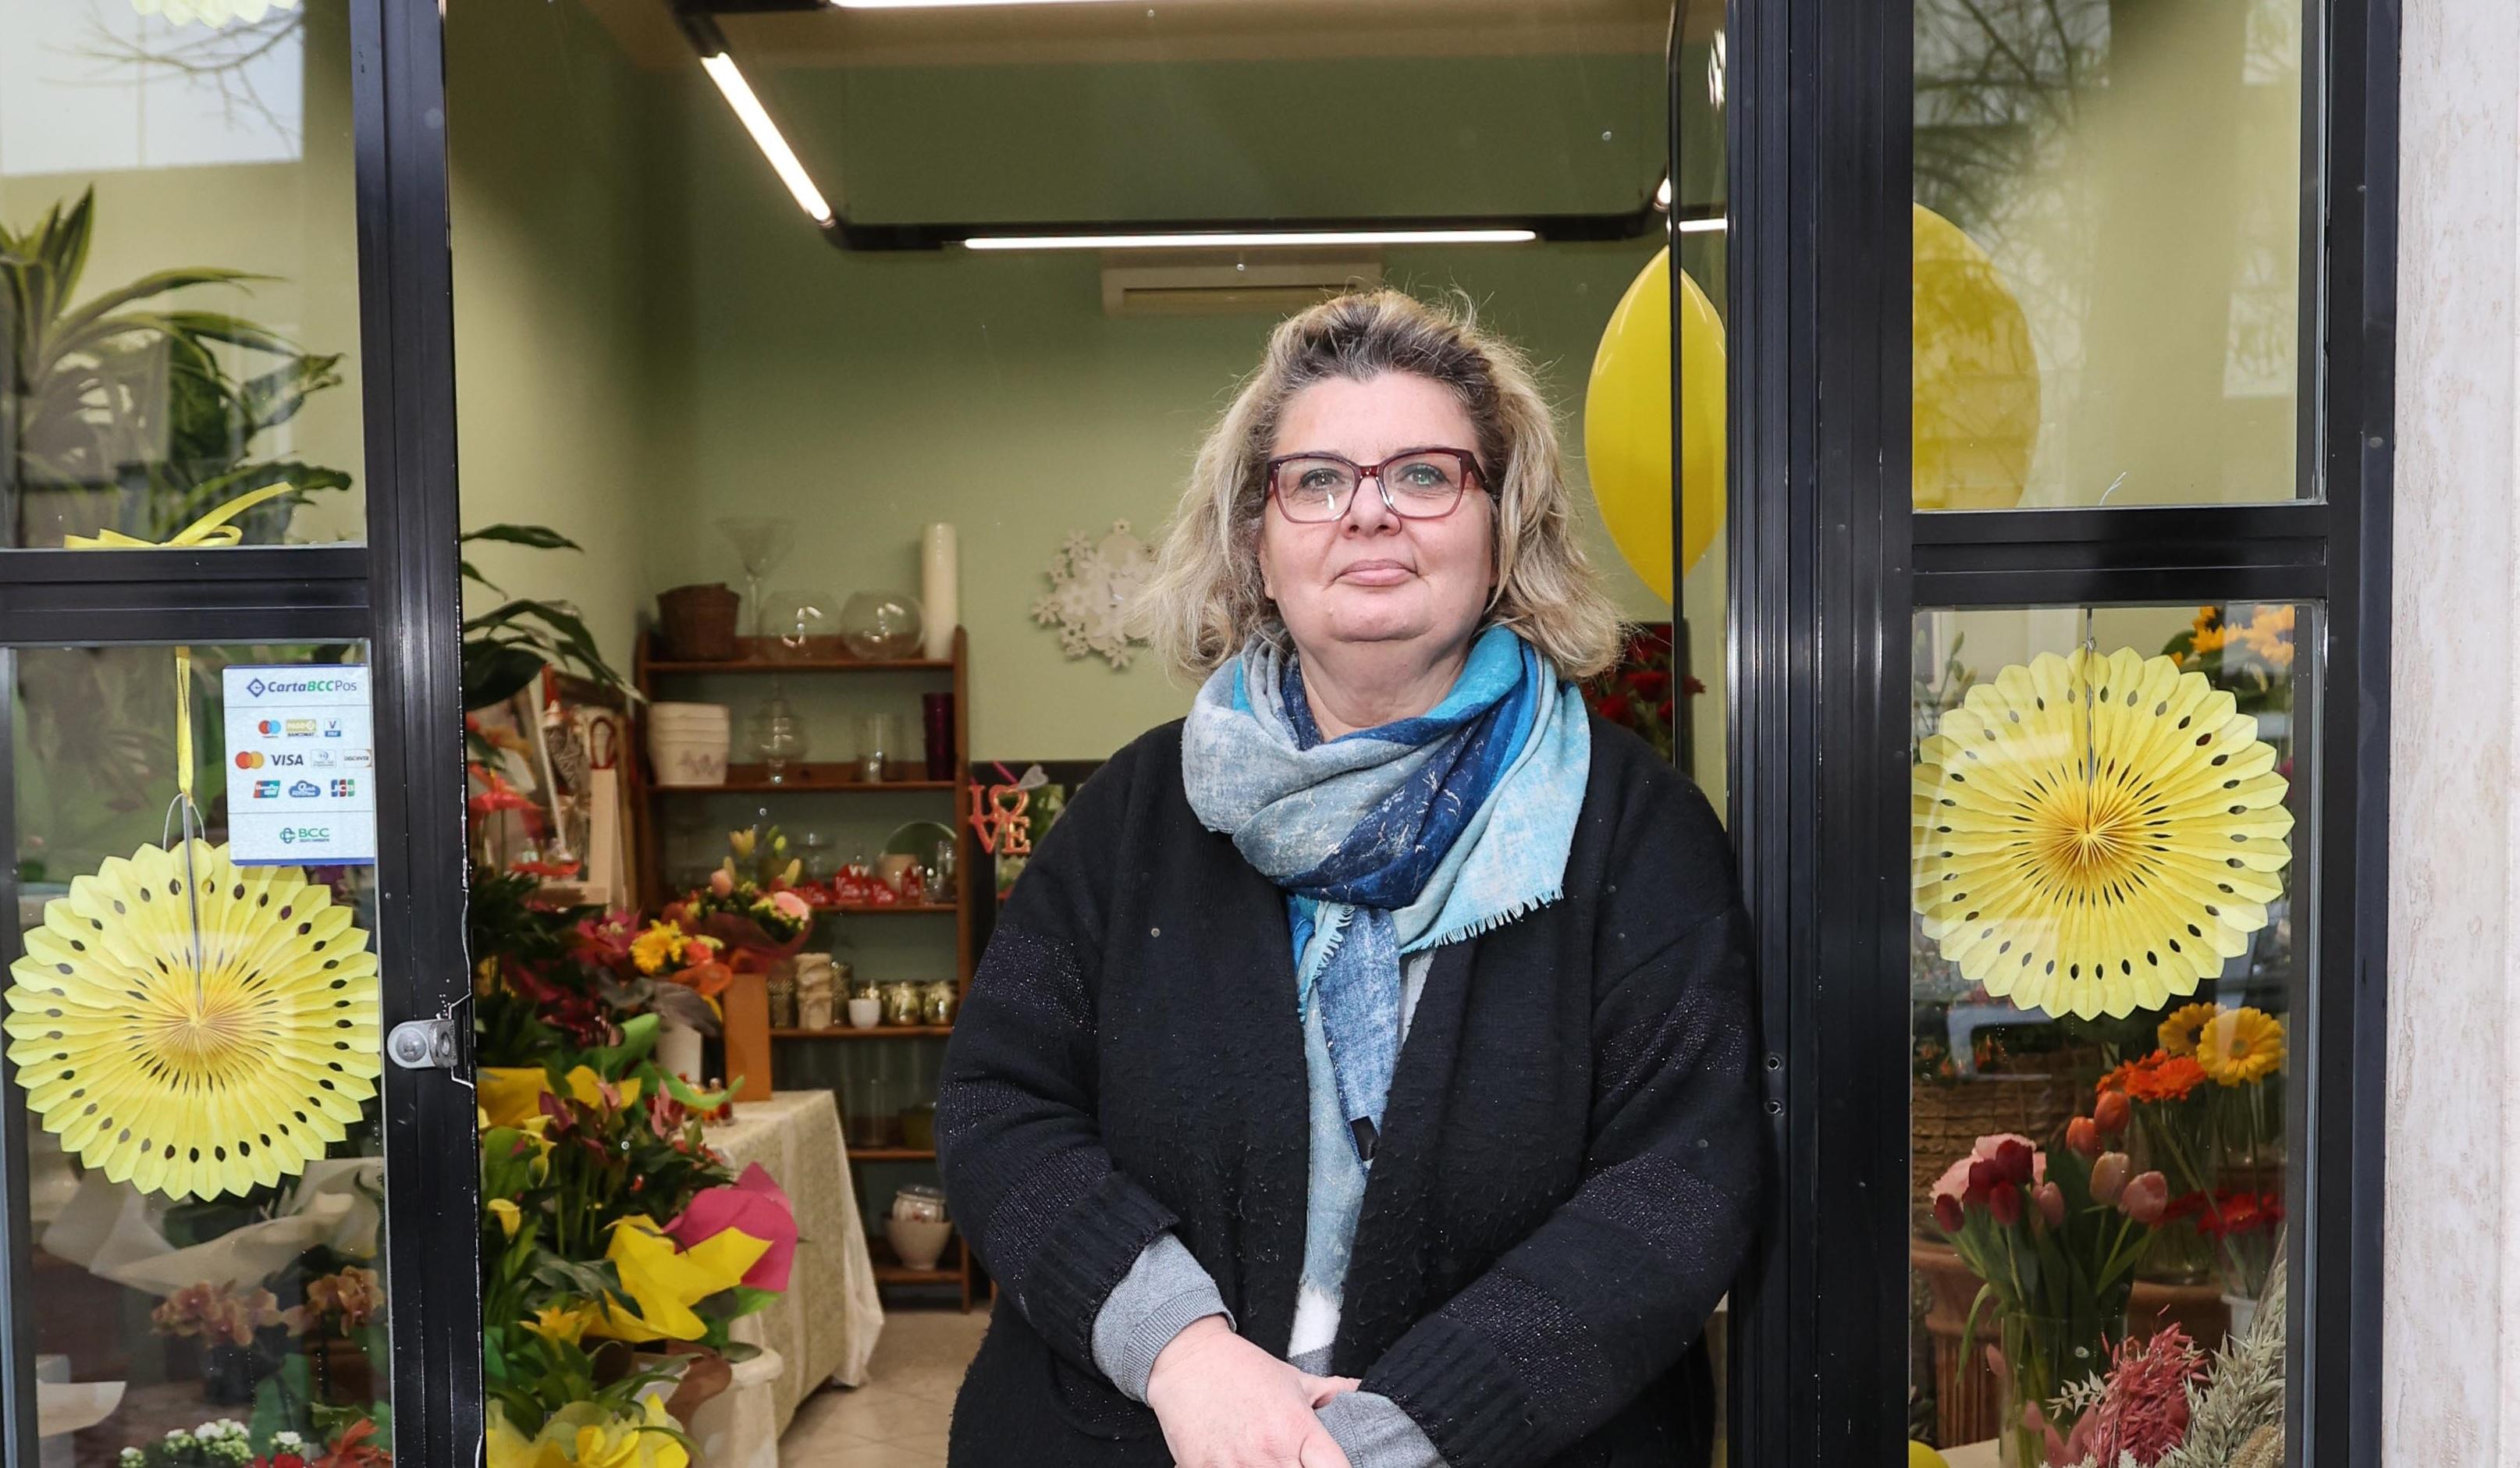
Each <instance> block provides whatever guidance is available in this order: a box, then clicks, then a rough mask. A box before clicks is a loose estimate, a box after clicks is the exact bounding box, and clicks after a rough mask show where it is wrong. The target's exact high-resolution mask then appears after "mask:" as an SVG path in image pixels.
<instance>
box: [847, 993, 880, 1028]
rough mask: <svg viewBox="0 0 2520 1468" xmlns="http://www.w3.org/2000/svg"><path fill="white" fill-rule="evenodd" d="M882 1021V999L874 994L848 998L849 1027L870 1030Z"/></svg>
mask: <svg viewBox="0 0 2520 1468" xmlns="http://www.w3.org/2000/svg"><path fill="white" fill-rule="evenodd" d="M882 1022H883V1001H881V1000H879V999H877V998H876V997H875V996H874V995H872V994H868V995H859V996H854V997H852V998H851V999H850V1000H849V1028H850V1029H852V1030H872V1029H874V1028H875V1027H876V1026H877V1025H878V1024H881V1023H882Z"/></svg>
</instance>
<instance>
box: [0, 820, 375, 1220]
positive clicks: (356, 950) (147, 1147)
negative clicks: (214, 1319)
mask: <svg viewBox="0 0 2520 1468" xmlns="http://www.w3.org/2000/svg"><path fill="white" fill-rule="evenodd" d="M189 844H190V846H191V848H192V862H191V863H190V866H191V867H192V873H193V877H194V878H195V879H197V880H198V882H199V888H198V890H197V891H194V892H190V893H188V892H186V891H185V883H186V881H187V875H186V866H187V864H186V862H185V861H184V857H183V852H182V847H181V845H179V846H178V848H177V850H176V851H173V852H168V851H162V850H160V849H158V847H155V846H143V847H142V848H140V849H139V850H138V851H136V852H134V853H133V854H132V855H131V856H130V857H129V858H127V859H126V858H122V857H114V858H112V859H110V860H108V861H107V862H106V864H105V866H104V867H102V868H101V869H99V870H98V871H97V873H96V874H95V875H93V876H82V877H79V878H77V879H76V880H74V881H72V882H71V883H70V892H69V896H67V897H64V898H55V899H54V900H53V901H51V902H49V903H47V904H45V905H44V921H43V925H42V926H40V927H36V928H30V929H28V930H27V932H26V935H25V956H23V957H22V958H20V959H19V960H18V961H17V962H16V963H14V964H12V965H11V966H10V974H11V976H12V977H14V978H15V979H16V980H17V983H16V984H15V985H14V986H12V987H11V988H10V990H9V992H8V994H7V996H6V998H7V1001H8V1010H9V1014H8V1019H7V1021H6V1024H5V1026H0V1028H5V1029H6V1030H7V1032H8V1036H9V1041H10V1044H9V1058H10V1060H12V1061H13V1062H15V1063H16V1065H17V1067H18V1080H19V1083H20V1084H21V1085H22V1086H23V1087H24V1088H25V1090H26V1104H27V1106H28V1107H29V1108H30V1109H32V1110H33V1111H34V1112H35V1113H36V1114H37V1115H38V1116H40V1117H42V1119H43V1123H44V1128H45V1130H47V1131H49V1132H53V1133H56V1134H59V1135H60V1136H61V1138H62V1145H63V1147H64V1148H65V1149H66V1150H67V1151H69V1152H71V1153H73V1154H75V1155H76V1156H77V1157H78V1159H79V1160H80V1161H81V1162H82V1163H84V1164H85V1165H86V1166H88V1167H89V1168H91V1169H95V1170H99V1171H102V1172H103V1173H104V1174H105V1176H106V1178H107V1179H110V1180H112V1181H114V1182H129V1183H130V1184H132V1185H133V1186H134V1187H137V1188H139V1189H140V1190H141V1191H143V1192H161V1193H164V1194H166V1195H167V1196H168V1197H171V1198H176V1199H183V1198H215V1197H218V1196H219V1195H221V1194H223V1193H243V1192H245V1191H247V1190H248V1188H251V1187H253V1186H255V1185H256V1184H265V1185H267V1184H270V1183H274V1182H278V1181H279V1180H280V1179H283V1178H287V1177H293V1176H294V1175H296V1174H297V1173H299V1172H301V1171H302V1170H303V1169H304V1168H305V1166H306V1164H307V1162H308V1161H310V1160H311V1159H314V1158H318V1157H321V1156H323V1155H324V1149H325V1148H326V1147H327V1146H328V1145H330V1144H331V1143H333V1142H337V1141H339V1140H340V1139H341V1137H342V1136H343V1135H344V1134H345V1133H346V1131H347V1129H348V1128H349V1127H350V1126H351V1125H352V1124H353V1123H355V1122H357V1121H358V1119H359V1112H360V1106H361V1103H363V1102H364V1101H366V1100H367V1099H368V1098H369V1097H370V1096H372V1095H374V1094H375V1093H376V1087H377V1078H378V1076H379V1074H380V1073H381V1071H382V1048H381V1045H380V1041H379V1036H378V1007H377V958H376V955H374V954H372V953H370V952H368V935H367V934H366V933H365V932H363V931H361V930H360V929H359V928H357V927H354V926H352V925H351V915H352V914H351V912H350V910H349V909H347V908H344V907H340V906H337V905H336V904H335V903H334V902H333V896H332V893H331V892H330V891H329V890H328V889H326V888H324V887H322V886H319V885H316V884H314V883H311V882H309V881H307V880H306V877H305V874H304V873H303V872H302V871H300V870H299V869H298V868H296V867H238V866H236V865H234V864H233V863H231V862H230V861H229V860H228V853H227V848H226V847H224V846H212V845H210V844H208V843H207V842H203V841H193V842H191V843H189ZM196 912H198V914H199V919H198V920H199V924H200V926H199V933H200V954H201V967H200V972H199V974H198V975H196V973H195V970H194V953H195V949H194V935H195V931H196V930H195V921H196V917H195V914H196Z"/></svg>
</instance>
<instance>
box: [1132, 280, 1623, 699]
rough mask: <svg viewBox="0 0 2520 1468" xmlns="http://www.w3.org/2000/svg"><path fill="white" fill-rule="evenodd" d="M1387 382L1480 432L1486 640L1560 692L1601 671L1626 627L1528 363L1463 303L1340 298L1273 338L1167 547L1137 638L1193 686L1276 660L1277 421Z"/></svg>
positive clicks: (1383, 294) (1372, 295) (1223, 426)
mask: <svg viewBox="0 0 2520 1468" xmlns="http://www.w3.org/2000/svg"><path fill="white" fill-rule="evenodd" d="M1387 372H1405V373H1412V374H1415V375H1417V376H1418V377H1421V378H1427V379H1429V380H1431V381H1435V382H1439V383H1441V384H1443V385H1444V386H1446V387H1449V388H1451V389H1452V390H1453V392H1454V394H1455V395H1456V396H1458V397H1459V398H1460V399H1461V402H1462V406H1463V409H1465V410H1466V411H1467V412H1468V414H1469V418H1470V423H1471V424H1472V426H1473V427H1474V428H1475V429H1476V430H1477V433H1478V443H1477V450H1478V456H1479V467H1480V487H1481V488H1483V489H1485V490H1486V491H1487V492H1488V493H1489V495H1490V496H1491V497H1492V498H1493V499H1494V501H1495V505H1496V514H1495V517H1494V519H1495V525H1496V545H1495V555H1496V573H1497V584H1496V592H1495V594H1494V596H1492V597H1491V598H1490V599H1489V601H1488V609H1487V612H1486V614H1485V616H1484V617H1483V618H1482V619H1481V624H1480V625H1481V626H1483V627H1487V626H1504V627H1510V628H1512V629H1514V631H1516V632H1517V633H1520V634H1521V635H1522V636H1523V637H1524V638H1525V639H1526V640H1528V641H1529V642H1530V643H1531V645H1533V646H1535V647H1537V648H1539V649H1540V650H1541V652H1542V653H1544V654H1545V655H1547V656H1548V658H1549V659H1550V661H1552V662H1553V663H1555V664H1556V665H1557V669H1558V672H1559V673H1560V674H1562V675H1563V676H1565V677H1568V678H1575V679H1582V678H1589V677H1591V676H1592V675H1594V674H1596V673H1598V672H1600V671H1601V670H1602V669H1604V668H1607V667H1608V666H1610V664H1611V663H1612V662H1613V661H1615V660H1616V656H1617V649H1618V644H1619V614H1618V612H1617V611H1616V610H1615V609H1614V608H1613V607H1612V605H1611V603H1610V600H1609V598H1608V597H1607V596H1606V595H1604V594H1603V593H1602V591H1601V589H1600V587H1599V586H1598V584H1596V580H1595V577H1594V574H1593V568H1592V566H1591V565H1590V564H1589V563H1587V561H1586V560H1585V558H1584V551H1583V548H1582V547H1581V546H1579V545H1577V544H1576V542H1575V534H1574V528H1573V526H1572V524H1571V523H1570V516H1569V514H1568V511H1567V490H1566V472H1565V466H1564V465H1563V464H1562V463H1561V462H1560V461H1559V458H1558V452H1557V428H1556V423H1555V422H1554V420H1553V418H1552V417H1551V415H1550V412H1549V404H1548V401H1547V400H1546V399H1544V398H1543V397H1542V396H1541V395H1540V389H1539V388H1538V387H1537V386H1536V385H1534V384H1533V382H1532V378H1531V367H1530V364H1529V363H1528V362H1526V361H1525V360H1524V358H1523V355H1522V353H1521V351H1519V350H1518V349H1517V348H1515V347H1514V346H1513V345H1512V344H1510V343H1508V342H1507V341H1504V340H1502V339H1500V338H1498V337H1496V336H1493V335H1490V334H1487V333H1484V332H1482V331H1480V330H1479V329H1478V322H1477V317H1476V313H1475V310H1474V309H1473V307H1472V306H1471V304H1470V302H1469V300H1468V298H1467V297H1463V298H1462V299H1461V300H1460V301H1459V302H1458V304H1457V305H1456V306H1455V307H1454V308H1452V309H1449V310H1448V309H1445V308H1443V307H1439V306H1433V305H1429V304H1427V303H1426V302H1424V301H1421V300H1418V299H1417V298H1416V297H1414V296H1411V295H1408V294H1406V293H1404V292H1402V291H1398V290H1391V289H1381V290H1372V291H1362V292H1358V293H1355V294H1350V295H1341V296H1336V297H1333V298H1332V299H1329V300H1327V301H1324V302H1322V303H1321V304H1320V305H1318V306H1314V307H1312V308H1311V309H1309V310H1306V311H1304V312H1302V313H1300V314H1298V315H1295V316H1291V317H1288V318H1287V319H1286V320H1285V321H1283V322H1281V323H1280V324H1279V326H1278V329H1277V330H1276V331H1275V332H1272V333H1271V334H1270V335H1269V349H1268V351H1267V352H1266V353H1265V354H1264V355H1263V356H1262V358H1261V361H1260V366H1259V369H1258V370H1257V371H1256V372H1254V373H1253V374H1252V375H1251V377H1250V378H1249V379H1248V380H1246V381H1245V382H1244V383H1243V384H1242V390H1241V391H1240V392H1239V393H1238V394H1236V396H1235V399H1234V403H1233V405H1232V406H1231V407H1229V408H1227V409H1226V410H1225V416H1224V417H1223V418H1221V419H1219V420H1218V421H1217V424H1216V427H1215V428H1214V429H1213V430H1211V431H1210V432H1209V434H1208V435H1207V441H1206V442H1205V443H1204V444H1202V445H1200V447H1199V451H1198V460H1197V462H1196V464H1195V465H1194V466H1193V467H1192V469H1191V477H1190V484H1189V486H1188V487H1187V488H1185V489H1184V490H1183V491H1182V498H1181V504H1180V506H1179V508H1178V509H1176V510H1175V511H1174V513H1173V520H1172V526H1171V528H1170V529H1169V530H1168V531H1166V533H1165V536H1164V545H1163V551H1162V553H1161V556H1160V558H1159V560H1158V564H1157V569H1156V574H1155V579H1154V582H1153V583H1152V585H1151V586H1149V587H1148V593H1147V597H1146V601H1145V603H1144V605H1145V612H1144V614H1143V615H1144V617H1145V619H1146V620H1145V622H1144V623H1143V624H1142V625H1144V626H1145V628H1146V630H1147V632H1148V635H1149V636H1150V638H1151V639H1152V640H1153V642H1154V645H1155V651H1156V653H1157V655H1158V656H1159V657H1161V658H1162V659H1163V660H1164V662H1165V663H1167V664H1168V665H1170V666H1172V667H1174V668H1177V669H1179V670H1180V671H1181V672H1183V673H1184V674H1187V675H1189V676H1190V677H1192V678H1198V677H1203V676H1204V675H1206V674H1207V673H1209V672H1211V671H1213V670H1214V669H1215V668H1216V666H1217V665H1218V664H1220V663H1222V662H1224V661H1225V660H1226V659H1227V658H1229V657H1231V656H1233V655H1234V654H1235V653H1236V652H1238V651H1240V650H1241V648H1242V645H1243V644H1244V643H1245V642H1247V641H1248V640H1249V639H1250V638H1252V637H1253V636H1255V635H1256V636H1260V637H1264V638H1267V639H1269V640H1270V641H1272V642H1275V643H1278V644H1281V645H1283V643H1284V642H1285V637H1286V630H1285V626H1284V624H1283V623H1282V622H1281V621H1280V620H1279V619H1278V612H1277V608H1276V607H1275V606H1274V605H1273V604H1272V603H1271V602H1270V601H1269V598H1268V595H1267V593H1266V592H1264V591H1263V590H1262V587H1261V576H1260V519H1261V516H1262V515H1263V514H1265V513H1266V512H1267V511H1268V508H1269V486H1268V484H1267V482H1266V480H1265V478H1264V474H1265V472H1266V469H1267V467H1268V460H1269V452H1270V449H1271V447H1272V446H1273V445H1274V444H1275V443H1276V441H1277V435H1278V423H1279V421H1280V419H1281V417H1282V416H1283V414H1284V412H1285V408H1286V403H1287V401H1288V400H1289V399H1291V398H1292V397H1293V396H1294V395H1295V394H1296V393H1298V392H1300V391H1302V390H1303V389H1304V388H1306V387H1309V386H1311V385H1312V384H1313V383H1315V382H1319V381H1323V380H1325V379H1327V378H1352V379H1355V380H1358V381H1363V380H1365V379H1368V378H1373V377H1377V376H1379V375H1381V374H1383V373H1387Z"/></svg>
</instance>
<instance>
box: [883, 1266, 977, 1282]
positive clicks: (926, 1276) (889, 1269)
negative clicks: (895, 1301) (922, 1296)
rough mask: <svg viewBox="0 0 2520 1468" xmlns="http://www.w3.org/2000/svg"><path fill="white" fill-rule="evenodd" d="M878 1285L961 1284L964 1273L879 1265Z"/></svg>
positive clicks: (958, 1270)
mask: <svg viewBox="0 0 2520 1468" xmlns="http://www.w3.org/2000/svg"><path fill="white" fill-rule="evenodd" d="M875 1282H876V1283H877V1284H961V1283H962V1282H963V1271H962V1270H961V1269H959V1268H957V1269H946V1268H935V1269H914V1268H910V1267H909V1266H908V1265H877V1266H876V1267H875Z"/></svg>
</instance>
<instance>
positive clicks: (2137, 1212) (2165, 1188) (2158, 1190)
mask: <svg viewBox="0 0 2520 1468" xmlns="http://www.w3.org/2000/svg"><path fill="white" fill-rule="evenodd" d="M2118 1206H2119V1207H2121V1208H2123V1209H2125V1210H2126V1216H2127V1217H2128V1218H2131V1219H2133V1220H2135V1221H2136V1222H2137V1223H2143V1224H2146V1225H2150V1224H2153V1223H2160V1222H2161V1215H2162V1213H2163V1211H2164V1210H2166V1209H2168V1208H2169V1207H2170V1179H2167V1178H2164V1177H2163V1176H2161V1175H2160V1174H2159V1173H2140V1174H2138V1175H2137V1176H2136V1178H2135V1179H2133V1180H2132V1181H2130V1182H2128V1183H2127V1185H2126V1193H2125V1195H2124V1196H2122V1197H2120V1198H2119V1199H2118Z"/></svg>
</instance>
